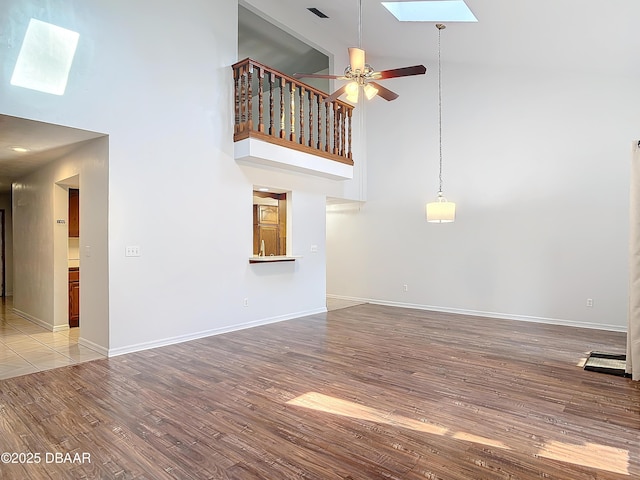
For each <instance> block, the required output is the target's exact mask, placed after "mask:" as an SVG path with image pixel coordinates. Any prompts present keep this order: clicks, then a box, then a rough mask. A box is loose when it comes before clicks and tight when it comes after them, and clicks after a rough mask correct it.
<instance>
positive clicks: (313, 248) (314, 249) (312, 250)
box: [311, 245, 318, 253]
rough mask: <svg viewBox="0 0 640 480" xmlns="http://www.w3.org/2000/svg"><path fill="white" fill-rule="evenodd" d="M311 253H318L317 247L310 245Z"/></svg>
mask: <svg viewBox="0 0 640 480" xmlns="http://www.w3.org/2000/svg"><path fill="white" fill-rule="evenodd" d="M311 253H318V245H311Z"/></svg>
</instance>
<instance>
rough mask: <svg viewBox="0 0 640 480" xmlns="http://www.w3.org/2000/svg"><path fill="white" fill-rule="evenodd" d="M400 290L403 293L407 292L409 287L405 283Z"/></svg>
mask: <svg viewBox="0 0 640 480" xmlns="http://www.w3.org/2000/svg"><path fill="white" fill-rule="evenodd" d="M402 288H403V289H404V291H405V292H408V291H409V285H407V284H406V283H405V284H404V285H403V286H402Z"/></svg>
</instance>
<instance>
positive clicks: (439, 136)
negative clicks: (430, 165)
mask: <svg viewBox="0 0 640 480" xmlns="http://www.w3.org/2000/svg"><path fill="white" fill-rule="evenodd" d="M436 28H437V29H438V145H439V148H440V151H439V153H440V173H439V175H438V178H439V180H440V186H439V189H438V191H439V192H440V193H442V61H441V59H440V32H442V30H444V29H445V28H447V26H446V25H444V24H442V23H436Z"/></svg>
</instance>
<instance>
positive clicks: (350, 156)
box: [347, 108, 353, 160]
mask: <svg viewBox="0 0 640 480" xmlns="http://www.w3.org/2000/svg"><path fill="white" fill-rule="evenodd" d="M347 114H348V118H349V153H348V154H347V157H349V160H351V159H353V155H352V153H351V117H352V115H353V108H350V109H349V110H347Z"/></svg>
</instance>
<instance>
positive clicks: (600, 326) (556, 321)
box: [327, 294, 627, 332]
mask: <svg viewBox="0 0 640 480" xmlns="http://www.w3.org/2000/svg"><path fill="white" fill-rule="evenodd" d="M327 297H329V298H334V299H337V300H350V301H354V302H362V303H372V304H374V305H385V306H388V307H399V308H415V309H416V310H431V311H433V312H443V313H455V314H458V315H471V316H475V317H490V318H500V319H503V320H515V321H518V322H533V323H546V324H550V325H562V326H565V327H579V328H591V329H595V330H608V331H612V332H626V331H627V328H626V327H621V326H620V325H610V324H606V323H589V322H576V321H574V320H566V319H560V318H548V317H535V316H531V315H514V314H509V313H498V312H484V311H480V310H466V309H462V308H448V307H438V306H434V305H423V304H417V303H403V302H392V301H388V300H377V299H373V298H360V297H347V296H343V295H333V294H327Z"/></svg>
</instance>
